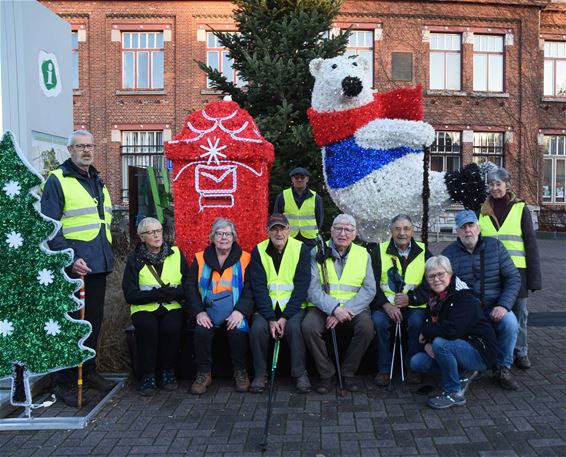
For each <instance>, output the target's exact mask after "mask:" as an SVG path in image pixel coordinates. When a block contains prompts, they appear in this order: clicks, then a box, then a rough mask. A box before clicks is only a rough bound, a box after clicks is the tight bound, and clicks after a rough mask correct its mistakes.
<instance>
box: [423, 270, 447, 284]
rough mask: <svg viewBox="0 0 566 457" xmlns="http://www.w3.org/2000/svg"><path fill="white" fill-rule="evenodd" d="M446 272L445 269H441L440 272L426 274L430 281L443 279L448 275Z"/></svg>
mask: <svg viewBox="0 0 566 457" xmlns="http://www.w3.org/2000/svg"><path fill="white" fill-rule="evenodd" d="M446 274H447V273H446V272H445V271H441V272H439V273H431V274H429V275H426V279H428V280H429V281H430V282H432V281H434V280H435V279H438V280H439V281H442V280H443V279H444V278H445V277H446Z"/></svg>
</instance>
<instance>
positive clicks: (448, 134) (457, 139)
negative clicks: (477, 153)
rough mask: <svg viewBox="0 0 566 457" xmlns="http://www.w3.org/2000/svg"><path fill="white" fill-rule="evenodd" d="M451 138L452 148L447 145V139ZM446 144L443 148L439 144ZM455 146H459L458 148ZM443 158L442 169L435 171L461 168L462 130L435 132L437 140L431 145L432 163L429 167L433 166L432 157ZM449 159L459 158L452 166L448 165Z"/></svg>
mask: <svg viewBox="0 0 566 457" xmlns="http://www.w3.org/2000/svg"><path fill="white" fill-rule="evenodd" d="M447 138H449V139H450V142H451V148H447V147H446V143H447V141H446V139H447ZM440 139H442V143H443V144H444V147H443V148H439V146H438V145H439V144H440V143H441V141H440ZM454 146H457V147H456V148H455V147H454ZM433 158H441V159H442V169H441V170H434V171H444V172H447V171H457V170H459V169H460V166H461V164H462V132H461V131H457V130H450V131H448V130H437V131H436V133H435V140H434V143H432V145H431V147H430V159H431V160H430V163H429V167H430V169H431V170H433V168H432V159H433ZM448 159H458V160H457V161H456V162H455V165H454V166H453V167H452V168H449V167H448Z"/></svg>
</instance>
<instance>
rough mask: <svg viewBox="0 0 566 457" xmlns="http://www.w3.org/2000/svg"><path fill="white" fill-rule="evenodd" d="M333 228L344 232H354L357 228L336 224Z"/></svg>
mask: <svg viewBox="0 0 566 457" xmlns="http://www.w3.org/2000/svg"><path fill="white" fill-rule="evenodd" d="M332 230H334V231H335V232H337V233H340V232H344V233H348V234H349V233H354V231H355V229H353V228H348V227H336V226H332Z"/></svg>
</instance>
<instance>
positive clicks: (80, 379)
mask: <svg viewBox="0 0 566 457" xmlns="http://www.w3.org/2000/svg"><path fill="white" fill-rule="evenodd" d="M81 280H82V281H83V285H82V287H81V290H80V291H79V298H80V299H81V300H82V301H83V306H82V307H81V310H80V312H79V313H80V319H81V321H82V320H84V318H85V306H86V302H85V296H86V293H85V277H84V276H81ZM77 371H78V373H77V408H79V409H80V408H81V407H82V406H83V364H82V363H81V364H80V365H79V366H78V367H77Z"/></svg>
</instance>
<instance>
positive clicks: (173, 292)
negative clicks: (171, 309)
mask: <svg viewBox="0 0 566 457" xmlns="http://www.w3.org/2000/svg"><path fill="white" fill-rule="evenodd" d="M163 289H164V296H165V302H167V303H171V302H174V301H176V300H177V297H178V295H179V289H178V288H177V287H164V288H163Z"/></svg>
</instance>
